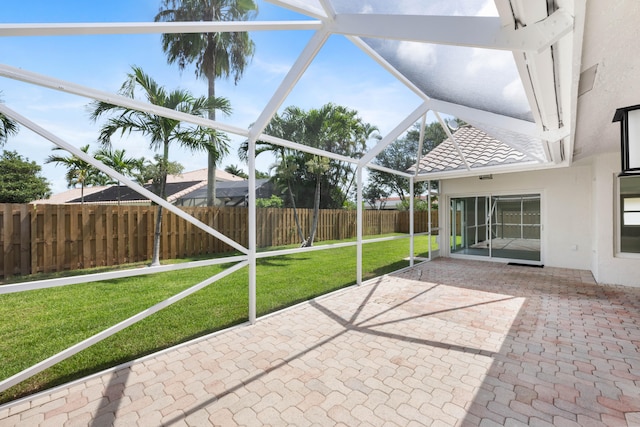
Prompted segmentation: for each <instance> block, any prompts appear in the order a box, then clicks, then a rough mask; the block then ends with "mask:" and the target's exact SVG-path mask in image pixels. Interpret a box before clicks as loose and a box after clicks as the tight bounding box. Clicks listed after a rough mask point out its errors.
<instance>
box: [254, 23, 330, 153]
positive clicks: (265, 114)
mask: <svg viewBox="0 0 640 427" xmlns="http://www.w3.org/2000/svg"><path fill="white" fill-rule="evenodd" d="M329 35H330V34H329V33H328V32H327V31H325V30H322V31H317V32H316V33H315V34H314V35H313V37H311V40H309V43H307V45H306V46H305V48H304V50H303V51H302V53H301V54H300V56H298V59H296V62H295V63H294V64H293V66H292V67H291V69H290V70H289V72H288V73H287V75H286V76H285V78H284V80H283V81H282V83H280V86H279V87H278V89H277V90H276V92H275V93H274V94H273V96H272V97H271V99H270V100H269V103H268V104H267V105H266V106H265V107H264V109H263V110H262V113H260V116H259V117H258V119H257V120H256V121H255V123H254V124H253V126H251V129H250V130H249V135H248V137H249V140H253V141H255V140H257V138H258V136H259V135H260V134H261V133H262V131H264V129H265V128H266V127H267V125H268V124H269V121H271V118H272V117H273V116H274V115H275V114H276V112H277V111H278V108H280V106H281V105H282V103H283V102H284V100H285V99H286V98H287V96H288V95H289V93H291V91H292V90H293V87H294V86H295V85H296V83H298V80H300V78H301V77H302V75H303V74H304V72H305V71H306V70H307V68H308V67H309V65H310V64H311V62H312V61H313V59H314V58H315V57H316V55H317V54H318V52H319V51H320V49H321V48H322V46H324V43H325V42H326V41H327V39H328V38H329Z"/></svg>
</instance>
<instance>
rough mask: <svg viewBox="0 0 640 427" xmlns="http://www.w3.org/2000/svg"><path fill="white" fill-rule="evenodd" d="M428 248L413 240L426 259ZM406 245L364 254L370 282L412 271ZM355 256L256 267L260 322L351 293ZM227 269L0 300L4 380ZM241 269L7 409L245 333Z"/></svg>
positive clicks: (274, 261) (62, 366)
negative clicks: (170, 350) (138, 361)
mask: <svg viewBox="0 0 640 427" xmlns="http://www.w3.org/2000/svg"><path fill="white" fill-rule="evenodd" d="M427 245H428V238H427V237H426V236H420V237H417V238H416V246H415V253H416V255H418V256H420V255H421V256H426V255H425V253H426V251H427ZM408 248H409V240H407V239H403V240H393V241H386V242H378V243H370V244H367V245H365V246H364V247H363V274H364V278H365V279H368V278H371V277H375V276H379V275H382V274H385V273H388V272H391V271H394V270H397V269H399V268H402V267H405V266H407V265H408V261H405V260H404V258H406V257H407V255H408ZM355 255H356V248H355V247H348V248H336V249H331V250H324V251H315V252H306V253H302V254H295V255H284V256H278V257H272V258H264V259H260V260H258V266H257V312H258V316H261V315H264V314H267V313H270V312H273V311H275V310H279V309H281V308H284V307H287V306H290V305H293V304H295V303H297V302H300V301H305V300H308V299H311V298H313V297H316V296H318V295H322V294H325V293H327V292H331V291H334V290H336V289H340V288H343V287H345V286H349V285H351V284H354V283H355V281H356V260H355ZM225 267H226V266H213V267H202V268H196V269H189V270H181V271H174V272H168V273H158V274H154V275H147V276H139V277H131V278H125V279H118V280H109V281H102V282H93V283H88V284H79V285H70V286H64V287H59V288H51V289H43V290H37V291H28V292H21V293H16V294H7V295H0V360H1V361H2V363H1V364H0V379H4V378H8V377H9V376H11V375H13V374H15V373H17V372H20V371H21V370H23V369H26V368H28V367H29V366H31V365H34V364H35V363H37V362H39V361H41V360H43V359H45V358H47V357H49V356H52V355H53V354H56V353H58V352H60V351H62V350H64V349H65V348H67V347H69V346H71V345H73V344H75V343H77V342H79V341H81V340H83V339H86V338H88V337H90V336H91V335H94V334H96V333H98V332H100V331H102V330H104V329H106V328H108V327H109V326H112V325H114V324H116V323H118V322H120V321H122V320H124V319H126V318H128V317H130V316H132V315H134V314H136V313H138V312H140V311H142V310H144V309H146V308H148V307H150V306H152V305H153V304H156V303H158V302H160V301H163V300H165V299H167V298H168V297H170V296H172V295H175V294H176V293H178V292H180V291H182V290H184V289H186V288H188V287H190V286H193V285H194V284H196V283H198V282H200V281H202V280H204V279H206V278H208V277H210V276H212V275H214V274H216V273H217V272H219V271H222V270H223V269H224V268H225ZM247 301H248V274H247V270H246V268H245V269H242V270H240V271H238V272H236V273H233V274H231V275H229V276H227V277H226V278H224V279H222V280H220V281H218V282H216V283H214V284H212V285H210V286H208V287H207V288H205V289H203V290H201V291H199V292H196V293H195V294H193V295H190V296H189V297H187V298H185V299H183V300H181V301H179V302H177V303H175V304H174V305H172V306H170V307H168V308H166V309H164V310H161V311H160V312H158V313H156V314H154V315H152V316H150V317H148V318H147V319H145V320H143V321H141V322H139V323H137V324H135V325H133V326H131V327H129V328H126V329H124V330H122V331H120V332H119V333H117V334H115V335H114V336H112V337H110V338H108V339H106V340H104V341H102V342H100V343H98V344H96V345H94V346H92V347H90V348H88V349H86V350H84V351H82V352H80V353H78V354H77V355H75V356H73V357H71V358H69V359H67V360H65V361H63V362H61V363H59V364H57V365H55V366H53V367H51V368H49V369H47V370H45V371H43V372H41V373H39V374H37V375H35V376H34V377H32V378H30V379H28V380H26V381H24V382H23V383H21V384H19V385H17V386H15V387H13V388H11V389H9V390H7V391H5V392H3V393H0V403H2V402H7V401H10V400H13V399H16V398H18V397H20V396H23V395H25V394H29V393H33V392H36V391H39V390H42V389H46V388H49V387H52V386H55V385H58V384H61V383H64V382H68V381H70V380H73V379H76V378H80V377H82V376H85V375H88V374H90V373H93V372H98V371H100V370H102V369H105V368H108V367H111V366H114V365H117V364H119V363H122V362H125V361H128V360H132V359H135V358H138V357H141V356H143V355H145V354H149V353H152V352H155V351H158V350H159V349H162V348H166V347H170V346H172V345H175V344H177V343H180V342H184V341H187V340H189V339H192V338H195V337H198V336H202V335H205V334H208V333H211V332H213V331H216V330H220V329H223V328H226V327H229V326H231V325H234V324H238V323H242V322H245V321H246V320H247V313H248V302H247Z"/></svg>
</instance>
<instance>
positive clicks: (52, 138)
mask: <svg viewBox="0 0 640 427" xmlns="http://www.w3.org/2000/svg"><path fill="white" fill-rule="evenodd" d="M0 113H1V114H4V115H5V116H7V117H10V118H12V119H13V120H15V121H17V122H18V123H20V124H21V125H23V126H24V127H26V128H28V129H30V130H31V131H33V132H35V133H36V134H38V135H40V136H41V137H43V138H45V139H47V140H49V141H51V142H52V143H54V144H55V145H56V146H58V147H60V148H63V149H65V150H67V151H68V152H70V153H71V154H73V155H74V156H76V157H78V158H79V159H80V160H83V161H85V162H87V163H89V164H90V165H91V166H94V167H96V168H98V169H99V170H101V171H102V172H104V173H106V174H107V175H109V176H110V177H112V178H114V179H117V180H118V181H120V182H122V183H124V184H125V185H127V186H128V187H129V188H131V189H132V190H135V191H136V192H137V193H139V194H141V195H143V196H145V197H146V198H148V199H149V200H151V201H153V202H156V203H157V204H158V205H160V206H162V207H163V208H165V209H167V210H169V211H171V212H173V213H174V214H175V215H177V216H179V217H180V218H182V219H184V220H185V221H188V222H190V223H191V224H193V225H195V226H196V227H198V228H200V229H201V230H203V231H205V232H207V233H209V234H211V235H212V236H214V237H215V238H217V239H219V240H221V241H222V242H224V243H226V244H227V245H229V246H231V247H232V248H234V249H237V250H238V251H240V252H242V253H244V254H246V253H247V252H248V250H247V249H246V248H245V247H244V246H242V245H240V244H239V243H237V242H236V241H234V240H232V239H230V238H228V237H227V236H225V235H224V234H222V233H220V232H219V231H217V230H215V229H213V228H211V227H209V226H208V225H206V224H205V223H203V222H201V221H198V220H197V219H196V218H194V217H193V216H191V215H189V214H188V213H186V212H185V211H183V210H182V209H180V208H178V207H176V206H174V205H172V204H171V203H169V202H167V201H166V200H164V199H163V198H161V197H159V196H157V195H156V194H154V193H152V192H151V191H149V190H147V189H146V188H144V187H142V186H141V185H139V184H138V183H136V182H134V181H132V180H131V179H130V178H128V177H126V176H124V175H122V174H121V173H118V172H116V171H115V170H113V169H111V168H110V167H109V166H106V165H105V164H104V163H102V162H100V161H98V160H96V159H94V158H93V157H92V156H90V155H88V154H87V153H85V152H84V151H82V150H80V149H78V148H76V147H75V146H73V145H72V144H69V143H68V142H66V141H64V140H62V139H60V138H58V137H57V136H56V135H54V134H52V133H51V132H49V131H47V130H46V129H44V128H42V127H40V126H39V125H37V124H36V123H34V122H32V121H31V120H29V119H27V118H26V117H24V116H22V115H20V114H18V113H17V112H15V111H13V110H11V109H9V108H7V107H6V106H5V105H2V104H0Z"/></svg>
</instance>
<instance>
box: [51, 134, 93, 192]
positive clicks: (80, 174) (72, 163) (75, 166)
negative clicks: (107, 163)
mask: <svg viewBox="0 0 640 427" xmlns="http://www.w3.org/2000/svg"><path fill="white" fill-rule="evenodd" d="M52 150H53V151H60V150H64V149H63V148H60V147H55V148H53V149H52ZM80 150H82V152H84V153H88V152H89V144H87V145H85V146H83V147H80ZM44 162H45V163H55V164H58V165H63V166H65V167H66V168H67V173H66V174H65V178H66V180H67V187H68V188H75V187H76V185H78V184H80V203H81V204H84V189H85V187H86V186H88V185H101V184H103V183H104V179H101V177H99V175H100V174H101V173H102V172H100V171H99V170H98V169H96V168H95V167H93V166H91V165H90V164H89V163H87V162H85V161H84V160H81V159H80V158H78V157H76V156H74V155H73V154H72V155H70V156H66V157H65V156H61V155H57V154H52V155H50V156H49V157H47V158H46V159H45V161H44Z"/></svg>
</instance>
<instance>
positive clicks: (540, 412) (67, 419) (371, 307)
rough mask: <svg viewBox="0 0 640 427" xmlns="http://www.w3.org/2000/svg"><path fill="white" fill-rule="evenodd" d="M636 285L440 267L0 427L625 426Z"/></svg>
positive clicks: (96, 384)
mask: <svg viewBox="0 0 640 427" xmlns="http://www.w3.org/2000/svg"><path fill="white" fill-rule="evenodd" d="M639 346H640V289H632V288H624V287H610V286H598V285H596V284H595V283H594V281H593V278H592V277H591V274H590V273H589V272H585V271H577V270H566V269H557V268H541V269H540V268H531V267H518V266H507V265H504V264H496V263H489V262H474V261H461V260H453V259H439V260H436V261H433V262H430V263H424V264H420V265H418V266H416V267H414V268H412V269H409V270H405V271H403V272H401V273H397V274H394V275H391V276H387V277H384V278H380V279H377V280H375V281H372V282H369V283H367V284H366V285H363V286H361V287H353V288H350V289H348V290H345V291H343V292H339V293H335V294H332V295H329V296H326V297H323V298H319V299H317V300H314V301H311V302H309V303H305V304H302V305H299V306H297V307H294V308H292V309H289V310H286V311H284V312H280V313H277V314H275V315H272V316H270V317H268V318H264V319H261V320H260V321H259V322H258V323H257V324H256V325H253V326H241V327H237V328H234V329H231V330H228V331H224V332H222V333H219V334H215V335H213V336H210V337H207V338H206V339H200V340H198V341H194V342H191V343H188V344H185V345H182V346H179V347H176V348H173V349H170V350H168V351H164V352H162V353H159V354H156V355H154V356H151V357H147V358H144V359H141V360H139V361H136V362H135V363H132V364H129V365H127V366H124V367H120V368H119V369H115V370H111V371H108V372H105V373H102V374H100V375H95V376H92V377H89V378H87V379H85V380H83V381H78V382H74V383H72V384H69V385H67V386H65V387H61V388H57V389H55V390H53V391H51V392H48V393H43V394H39V395H37V396H34V397H32V398H30V399H27V400H21V401H18V402H14V403H12V404H9V405H5V406H2V407H0V426H18V425H20V426H37V425H40V426H62V425H68V426H86V425H91V426H110V425H116V426H135V425H139V426H158V425H176V426H208V425H222V426H232V425H249V426H258V425H272V426H281V425H295V426H303V425H314V426H327V425H345V426H358V425H372V426H412V425H413V426H418V425H433V426H453V425H466V426H472V425H473V426H475V425H480V426H495V425H508V426H525V425H531V426H552V425H555V426H627V425H628V426H638V425H640V356H639V354H638V347H639Z"/></svg>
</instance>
